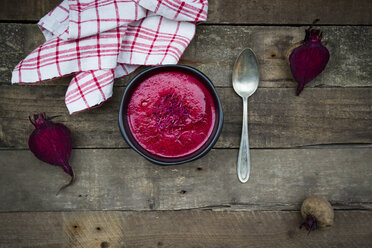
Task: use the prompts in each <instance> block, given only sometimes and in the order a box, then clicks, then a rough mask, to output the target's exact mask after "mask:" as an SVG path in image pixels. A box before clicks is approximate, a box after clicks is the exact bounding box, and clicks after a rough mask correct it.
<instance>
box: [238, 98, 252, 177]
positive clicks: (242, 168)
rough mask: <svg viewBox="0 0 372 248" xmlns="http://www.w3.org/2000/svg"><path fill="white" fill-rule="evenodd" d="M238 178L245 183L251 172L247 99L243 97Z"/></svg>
mask: <svg viewBox="0 0 372 248" xmlns="http://www.w3.org/2000/svg"><path fill="white" fill-rule="evenodd" d="M237 171H238V178H239V180H240V182H242V183H246V182H247V181H248V179H249V173H250V171H251V161H250V154H249V139H248V98H247V97H243V127H242V137H241V140H240V149H239V156H238V166H237Z"/></svg>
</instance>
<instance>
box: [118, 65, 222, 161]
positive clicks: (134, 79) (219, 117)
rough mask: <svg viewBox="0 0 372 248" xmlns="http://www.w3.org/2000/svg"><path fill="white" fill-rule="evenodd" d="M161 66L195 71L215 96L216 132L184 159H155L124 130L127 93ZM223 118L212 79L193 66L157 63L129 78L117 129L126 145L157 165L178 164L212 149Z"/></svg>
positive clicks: (195, 158)
mask: <svg viewBox="0 0 372 248" xmlns="http://www.w3.org/2000/svg"><path fill="white" fill-rule="evenodd" d="M163 68H181V69H183V70H186V71H191V72H192V73H195V74H197V75H198V76H200V77H201V78H202V80H203V81H204V82H205V83H206V84H207V85H208V86H209V88H210V90H211V91H212V98H215V100H216V103H217V105H218V120H217V129H216V133H215V134H214V136H213V138H212V140H211V141H210V142H209V144H208V145H207V146H206V147H205V148H204V149H203V150H201V151H200V152H198V153H197V154H196V155H194V156H191V157H190V158H186V159H184V160H179V161H160V160H157V159H155V158H153V157H150V156H148V155H147V154H144V153H143V152H142V151H141V150H139V149H138V148H137V147H136V146H135V145H134V144H133V142H132V141H131V139H130V138H129V136H128V134H127V132H126V130H125V127H124V120H123V119H124V118H123V111H124V110H123V109H124V101H125V99H126V97H127V96H128V94H130V90H131V88H132V87H133V85H135V84H136V83H137V81H138V80H139V79H140V78H141V77H143V76H144V75H145V74H148V73H151V72H153V71H156V70H161V69H163ZM204 82H202V83H204ZM223 120H224V117H223V109H222V104H221V100H220V98H219V96H218V94H217V91H216V89H215V87H214V85H213V83H212V81H211V80H210V79H209V78H208V77H207V76H206V75H205V74H204V73H202V72H201V71H199V70H197V69H196V68H194V67H191V66H187V65H158V66H153V67H151V68H148V69H145V70H144V71H142V72H140V73H138V74H137V75H136V76H135V77H134V78H133V79H132V80H130V82H129V83H128V85H127V86H126V88H125V91H124V93H123V96H122V99H121V103H120V109H119V129H120V132H121V134H122V136H123V138H124V139H125V141H126V142H127V143H128V145H129V146H130V148H132V149H133V150H134V151H136V152H137V153H138V154H140V155H141V156H142V157H144V158H146V159H147V160H149V161H150V162H152V163H155V164H157V165H163V166H167V165H179V164H184V163H188V162H191V161H194V160H197V159H199V158H201V157H203V156H204V155H206V154H207V153H208V152H209V151H210V150H211V149H212V147H213V146H214V145H215V144H216V142H217V140H218V138H219V136H220V134H221V131H222V126H223Z"/></svg>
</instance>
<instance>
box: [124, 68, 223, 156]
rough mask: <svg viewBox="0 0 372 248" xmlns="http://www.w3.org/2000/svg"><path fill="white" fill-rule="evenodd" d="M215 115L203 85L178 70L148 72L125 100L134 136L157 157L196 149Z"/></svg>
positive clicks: (206, 137)
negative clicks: (128, 99) (147, 75)
mask: <svg viewBox="0 0 372 248" xmlns="http://www.w3.org/2000/svg"><path fill="white" fill-rule="evenodd" d="M215 119H216V116H215V106H214V102H213V99H212V96H211V94H210V93H209V91H208V90H207V88H206V87H205V86H204V85H203V84H202V83H201V82H199V81H198V80H197V79H196V78H194V77H193V76H191V75H188V74H185V73H182V72H161V73H158V74H155V75H152V76H150V77H149V78H147V79H145V80H144V81H143V82H142V83H141V84H140V85H139V86H138V87H137V88H136V89H135V91H134V93H133V95H132V97H131V99H130V101H129V107H128V121H129V126H130V129H131V131H132V134H133V136H134V138H135V139H136V140H137V142H138V143H139V144H140V145H141V146H142V147H143V148H144V149H146V150H147V151H149V152H151V153H153V154H155V155H158V156H161V157H167V158H175V157H181V156H185V155H188V154H191V153H192V152H194V151H196V150H197V149H199V148H200V147H201V146H202V145H203V144H204V143H205V142H206V141H207V139H208V138H209V136H210V134H211V132H212V130H213V127H214V123H215Z"/></svg>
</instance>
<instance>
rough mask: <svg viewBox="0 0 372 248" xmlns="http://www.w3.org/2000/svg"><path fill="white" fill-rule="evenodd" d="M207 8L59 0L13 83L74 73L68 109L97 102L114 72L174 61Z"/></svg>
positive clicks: (201, 1) (199, 3)
mask: <svg viewBox="0 0 372 248" xmlns="http://www.w3.org/2000/svg"><path fill="white" fill-rule="evenodd" d="M207 9H208V0H64V1H63V2H62V3H61V4H60V5H58V6H57V7H56V8H55V9H54V10H52V11H51V12H50V13H49V14H47V15H46V16H44V17H43V18H42V19H41V20H40V22H39V26H40V29H41V31H42V32H43V34H44V36H45V38H46V40H47V41H46V42H45V43H44V44H42V45H41V46H39V47H38V48H36V49H35V50H34V51H33V52H31V53H30V54H29V55H28V56H27V57H26V58H25V59H24V60H22V61H21V62H20V63H19V64H18V65H17V66H16V67H15V69H14V71H13V75H12V83H35V82H40V81H42V80H46V79H51V78H56V77H62V76H66V75H70V74H74V76H73V78H72V80H71V82H70V85H69V86H68V89H67V92H66V96H65V102H66V106H67V108H68V110H69V112H70V113H74V112H77V111H81V110H84V109H88V108H90V107H93V106H96V105H98V104H100V103H102V102H103V101H105V100H107V99H108V98H110V97H111V96H112V92H113V83H114V78H119V77H123V76H126V75H128V74H130V73H131V72H133V71H134V70H135V69H136V68H137V67H138V66H139V65H160V64H176V63H177V62H178V60H179V59H180V57H181V55H182V53H183V52H184V50H185V49H186V47H187V46H188V44H189V43H190V41H191V39H192V38H193V37H194V34H195V24H196V23H198V22H202V21H205V20H206V19H207Z"/></svg>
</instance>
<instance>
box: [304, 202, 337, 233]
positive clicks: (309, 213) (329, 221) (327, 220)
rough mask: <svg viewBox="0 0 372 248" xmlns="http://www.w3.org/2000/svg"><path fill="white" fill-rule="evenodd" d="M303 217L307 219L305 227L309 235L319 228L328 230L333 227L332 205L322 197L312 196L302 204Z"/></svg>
mask: <svg viewBox="0 0 372 248" xmlns="http://www.w3.org/2000/svg"><path fill="white" fill-rule="evenodd" d="M301 215H302V217H303V218H304V219H305V220H304V222H302V224H301V226H300V228H302V227H303V226H304V227H305V228H306V229H307V230H308V231H309V233H310V232H311V231H313V230H315V229H317V228H320V229H327V228H330V227H331V226H332V225H333V219H334V211H333V208H332V206H331V204H330V203H329V202H328V201H327V200H325V199H323V198H320V197H316V196H310V197H308V198H306V200H305V201H304V202H303V203H302V206H301Z"/></svg>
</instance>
